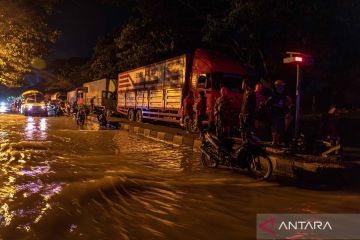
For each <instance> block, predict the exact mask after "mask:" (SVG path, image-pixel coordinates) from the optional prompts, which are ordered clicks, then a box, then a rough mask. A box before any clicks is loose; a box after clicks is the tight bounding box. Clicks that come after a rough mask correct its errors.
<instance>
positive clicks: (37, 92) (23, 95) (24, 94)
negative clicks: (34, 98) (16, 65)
mask: <svg viewBox="0 0 360 240" xmlns="http://www.w3.org/2000/svg"><path fill="white" fill-rule="evenodd" d="M35 94H37V95H43V94H42V93H41V92H39V91H38V90H28V91H26V92H23V93H22V94H21V96H22V97H26V96H28V95H35Z"/></svg>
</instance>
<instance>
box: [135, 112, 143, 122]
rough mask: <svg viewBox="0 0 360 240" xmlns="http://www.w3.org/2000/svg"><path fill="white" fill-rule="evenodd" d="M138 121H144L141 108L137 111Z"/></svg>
mask: <svg viewBox="0 0 360 240" xmlns="http://www.w3.org/2000/svg"><path fill="white" fill-rule="evenodd" d="M136 121H137V122H143V115H142V111H141V110H140V109H139V110H137V111H136Z"/></svg>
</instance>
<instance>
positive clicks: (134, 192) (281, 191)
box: [0, 114, 360, 240]
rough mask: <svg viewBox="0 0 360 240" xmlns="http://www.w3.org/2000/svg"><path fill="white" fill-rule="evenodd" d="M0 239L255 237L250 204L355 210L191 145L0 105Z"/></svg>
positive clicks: (254, 208)
mask: <svg viewBox="0 0 360 240" xmlns="http://www.w3.org/2000/svg"><path fill="white" fill-rule="evenodd" d="M0 138H1V148H0V164H1V165H0V166H1V168H0V170H1V172H0V239H181V240H182V239H255V230H256V229H255V227H256V226H255V219H256V214H257V213H360V204H359V203H360V193H359V192H357V191H352V192H351V191H339V190H332V191H330V190H327V191H317V190H310V189H306V188H297V187H291V186H284V185H279V184H277V183H267V182H257V181H256V180H253V179H251V178H249V177H247V176H246V175H242V174H239V173H234V172H232V171H229V170H224V169H223V170H220V169H217V170H207V169H202V168H201V167H200V164H199V157H198V155H197V153H194V152H193V151H192V150H191V149H187V148H180V147H176V146H173V145H170V144H166V143H162V142H157V141H154V140H151V139H148V138H144V137H142V136H138V135H133V134H131V133H128V132H125V131H118V130H99V129H98V127H97V125H96V124H94V123H90V122H88V123H87V124H86V125H85V126H84V127H78V126H76V123H75V121H74V120H73V119H70V118H67V117H60V118H51V117H49V118H39V117H24V116H20V115H6V114H5V115H0Z"/></svg>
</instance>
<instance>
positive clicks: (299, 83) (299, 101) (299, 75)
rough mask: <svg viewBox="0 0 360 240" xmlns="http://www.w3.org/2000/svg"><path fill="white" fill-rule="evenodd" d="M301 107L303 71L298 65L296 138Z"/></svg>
mask: <svg viewBox="0 0 360 240" xmlns="http://www.w3.org/2000/svg"><path fill="white" fill-rule="evenodd" d="M300 107H301V69H300V64H296V112H295V138H298V137H299V130H300V129H299V127H300Z"/></svg>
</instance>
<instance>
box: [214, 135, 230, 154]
mask: <svg viewBox="0 0 360 240" xmlns="http://www.w3.org/2000/svg"><path fill="white" fill-rule="evenodd" d="M209 136H210V137H211V139H212V140H213V141H214V142H215V143H216V144H217V145H219V146H222V147H224V148H225V149H228V150H231V149H232V148H233V146H234V144H235V140H234V139H233V138H221V139H219V138H218V137H217V136H215V135H213V134H209Z"/></svg>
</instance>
